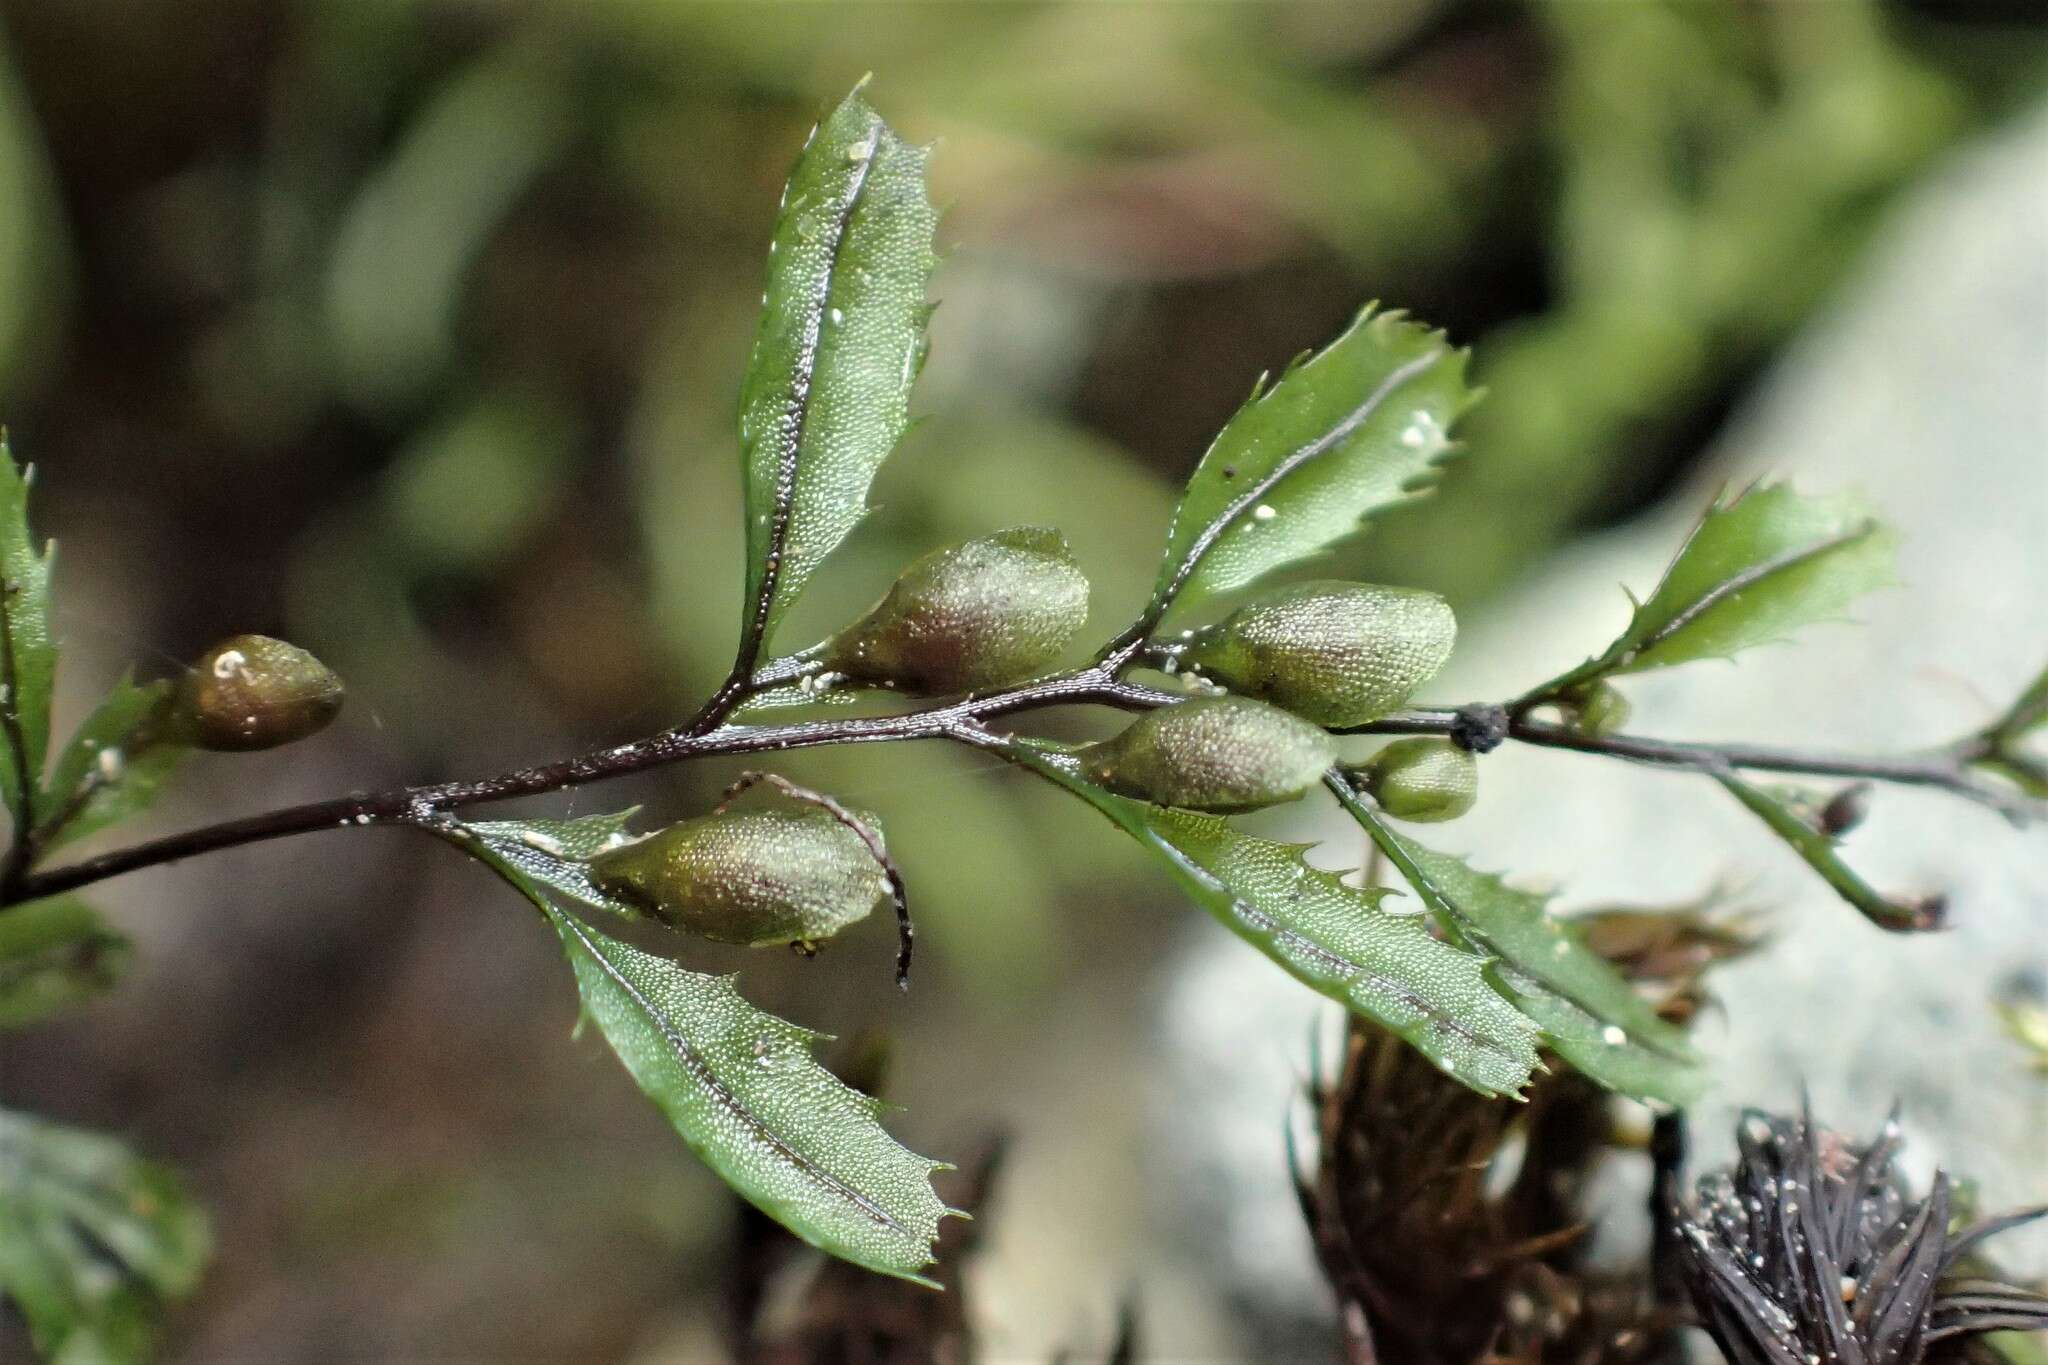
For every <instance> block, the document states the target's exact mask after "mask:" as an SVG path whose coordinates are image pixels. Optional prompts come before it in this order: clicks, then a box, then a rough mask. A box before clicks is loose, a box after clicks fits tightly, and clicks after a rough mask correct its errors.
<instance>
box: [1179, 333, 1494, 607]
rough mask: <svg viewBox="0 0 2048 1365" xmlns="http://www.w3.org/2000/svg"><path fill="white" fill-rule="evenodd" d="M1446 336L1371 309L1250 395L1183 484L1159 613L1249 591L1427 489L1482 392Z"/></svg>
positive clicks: (1461, 355)
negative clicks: (1468, 380) (1462, 417)
mask: <svg viewBox="0 0 2048 1365" xmlns="http://www.w3.org/2000/svg"><path fill="white" fill-rule="evenodd" d="M1465 361H1466V353H1465V352H1463V351H1460V350H1456V349H1453V348H1452V347H1451V345H1450V344H1449V343H1448V342H1446V341H1445V340H1444V337H1443V334H1442V333H1441V332H1433V331H1430V330H1429V329H1428V328H1426V327H1424V326H1422V325H1421V324H1419V323H1415V322H1410V321H1408V320H1407V319H1405V318H1404V317H1403V316H1402V315H1401V314H1399V313H1382V312H1376V311H1375V310H1374V309H1372V308H1370V307H1368V308H1367V309H1365V310H1364V311H1363V312H1361V313H1360V314H1359V315H1358V318H1357V320H1356V321H1354V322H1353V323H1352V324H1351V326H1350V327H1349V328H1348V329H1346V330H1345V332H1344V334H1343V335H1342V336H1340V337H1338V338H1337V339H1336V340H1335V341H1333V342H1331V343H1330V344H1329V345H1328V346H1326V347H1324V348H1323V349H1322V350H1321V351H1318V352H1316V353H1315V354H1314V355H1312V356H1310V357H1308V358H1306V359H1304V360H1302V361H1300V362H1299V363H1297V364H1295V365H1294V366H1292V367H1291V368H1289V369H1288V371H1287V372H1286V374H1284V375H1282V376H1281V378H1280V381H1279V382H1278V383H1277V384H1274V385H1272V386H1270V387H1268V388H1264V389H1263V391H1255V392H1254V393H1253V395H1252V397H1251V399H1250V401H1248V402H1247V403H1245V405H1244V406H1243V407H1241V408H1239V409H1238V410H1237V413H1236V415H1235V416H1233V417H1232V418H1231V419H1230V421H1229V422H1228V423H1226V424H1225V425H1224V428H1223V430H1222V431H1221V432H1219V433H1218V434H1217V437H1216V439H1215V441H1214V442H1212V443H1211V444H1210V446H1209V449H1208V450H1207V451H1206V452H1204V454H1203V455H1202V460H1201V463H1200V464H1199V465H1197V466H1196V468H1195V473H1194V477H1193V478H1191V479H1189V480H1188V487H1187V491H1186V493H1184V494H1183V495H1182V497H1181V501H1180V507H1179V508H1178V509H1177V510H1176V511H1175V512H1174V516H1173V527H1172V529H1171V530H1170V531H1169V532H1168V533H1167V538H1166V557H1165V559H1164V561H1163V562H1162V563H1161V565H1160V568H1159V579H1158V582H1157V584H1156V585H1155V586H1154V588H1153V592H1152V606H1153V611H1154V612H1161V611H1164V610H1165V608H1166V607H1167V606H1168V605H1169V604H1171V603H1178V604H1180V605H1183V606H1187V605H1192V604H1194V603H1195V602H1197V601H1200V600H1202V599H1204V598H1209V597H1214V596H1216V595H1217V594H1219V593H1225V592H1229V591H1231V590H1232V589H1235V588H1239V587H1242V586H1244V585H1245V584H1247V583H1250V582H1251V581H1252V580H1254V579H1256V578H1258V577H1260V576H1261V575H1263V574H1265V573H1267V572H1268V571H1269V570H1272V569H1276V568H1278V567H1279V566H1281V565H1283V564H1286V563H1288V562H1289V561H1292V560H1296V559H1300V558H1302V557H1303V556H1305V555H1309V554H1313V553H1315V552H1316V551H1318V550H1320V549H1322V548H1323V547H1324V546H1326V545H1329V544H1330V543H1331V542H1333V541H1336V540H1339V539H1341V538H1343V537H1345V536H1348V535H1351V534H1352V533H1354V532H1356V531H1357V530H1358V529H1359V525H1360V523H1361V522H1362V521H1363V520H1364V519H1365V518H1366V517H1368V516H1370V515H1371V514H1373V513H1375V512H1378V511H1381V510H1383V509H1385V508H1387V507H1390V506H1392V505H1394V504H1395V503H1398V502H1402V501H1405V500H1407V499H1409V498H1411V497H1414V496H1416V495H1417V494H1418V493H1420V492H1421V491H1422V490H1424V489H1426V488H1427V487H1428V485H1429V484H1430V482H1432V481H1433V479H1434V477H1435V471H1436V469H1437V466H1438V465H1439V464H1440V463H1441V462H1442V461H1443V459H1444V457H1445V455H1446V454H1447V453H1448V452H1449V450H1450V440H1449V433H1450V429H1451V424H1452V423H1453V422H1454V421H1456V420H1457V418H1458V416H1459V414H1461V413H1462V412H1464V411H1465V409H1467V408H1468V407H1470V406H1471V405H1472V403H1473V401H1474V399H1475V397H1476V395H1475V394H1474V392H1473V391H1472V390H1471V389H1469V388H1467V387H1466V385H1465Z"/></svg>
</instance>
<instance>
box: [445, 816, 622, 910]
mask: <svg viewBox="0 0 2048 1365" xmlns="http://www.w3.org/2000/svg"><path fill="white" fill-rule="evenodd" d="M638 810H639V807H637V806H635V807H633V808H632V809H630V810H622V811H617V812H614V813H612V814H608V815H586V816H583V817H581V818H580V819H575V820H479V821H474V822H471V823H466V824H465V825H464V826H463V828H464V829H466V830H467V831H468V832H469V833H470V834H472V835H474V836H475V837H476V838H478V839H480V840H482V841H483V843H484V846H485V847H486V848H487V849H489V850H490V852H491V853H492V854H493V855H495V857H496V858H497V859H498V860H499V861H501V862H503V863H504V864H506V865H507V866H509V867H511V868H512V869H513V870H514V871H516V872H517V873H518V874H519V875H520V876H522V877H524V878H526V879H527V880H528V881H529V882H531V883H533V884H534V885H535V886H537V887H543V888H546V890H548V891H551V892H554V893H555V894H557V895H560V896H564V897H567V898H568V899H569V900H571V901H573V902H575V903H576V904H578V905H585V906H589V907H590V908H591V909H593V910H605V911H609V912H610V913H612V914H615V915H619V916H622V917H624V918H626V919H638V920H645V919H647V918H648V917H647V916H646V915H645V914H643V913H641V912H640V910H638V909H637V908H636V907H634V906H631V905H628V904H627V903H626V902H625V901H622V900H619V899H618V898H617V897H615V896H610V895H607V894H606V893H605V892H604V891H603V890H601V889H600V888H599V887H598V885H597V883H595V882H593V881H592V880H591V879H590V869H589V867H588V863H589V861H590V859H592V858H594V857H596V856H597V855H598V854H600V853H603V852H604V851H605V850H607V849H612V848H617V847H618V846H619V845H620V844H623V843H625V842H626V840H627V838H628V836H627V834H626V825H627V824H628V823H629V822H630V821H631V820H632V818H633V816H634V815H635V814H636V813H637V812H638Z"/></svg>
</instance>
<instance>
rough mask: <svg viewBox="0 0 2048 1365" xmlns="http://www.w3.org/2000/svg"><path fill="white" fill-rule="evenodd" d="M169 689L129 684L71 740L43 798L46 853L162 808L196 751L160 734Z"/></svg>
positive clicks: (155, 684)
mask: <svg viewBox="0 0 2048 1365" xmlns="http://www.w3.org/2000/svg"><path fill="white" fill-rule="evenodd" d="M171 691H172V686H171V684H170V683H168V682H153V683H145V684H141V685H137V684H136V683H135V682H134V681H132V680H131V679H128V678H123V679H122V680H121V681H120V682H118V683H116V684H115V685H114V688H113V690H112V691H110V692H109V693H107V695H106V696H105V697H104V698H103V699H102V700H101V701H100V704H99V706H98V707H96V708H95V709H94V710H93V713H92V714H91V715H90V716H88V717H86V720H85V723H84V724H83V725H81V726H79V727H78V733H77V734H75V735H73V736H72V737H71V740H70V742H69V743H67V744H66V745H65V746H64V748H63V750H62V751H61V752H59V753H58V755H57V761H56V763H55V764H54V765H52V767H51V769H50V778H49V783H48V785H47V787H46V788H45V790H44V793H43V812H44V816H43V822H44V829H45V834H44V837H43V847H44V848H45V849H54V848H60V847H62V846H63V845H65V844H68V843H71V842H73V841H75V840H78V839H83V838H85V837H86V836H87V835H89V834H93V833H96V832H98V831H100V830H102V829H105V828H106V827H107V826H109V825H113V824H118V823H119V822H121V821H123V820H126V819H129V818H130V817H132V816H136V815H140V814H141V813H142V812H144V811H146V810H148V809H149V808H150V807H151V806H152V805H154V804H155V803H156V799H157V797H158V796H159V795H160V794H161V793H162V791H163V787H164V784H165V783H166V782H168V781H169V780H170V777H171V774H172V773H173V772H174V771H175V770H176V769H177V766H178V764H179V762H180V761H181V760H183V759H184V757H185V755H186V754H187V753H189V752H190V750H189V748H188V747H187V746H186V745H184V744H181V743H178V742H177V741H175V740H173V739H171V738H169V737H168V736H166V735H163V734H161V733H159V729H158V727H159V724H160V721H161V717H162V715H163V710H164V705H165V703H166V702H167V701H168V699H169V697H170V695H171Z"/></svg>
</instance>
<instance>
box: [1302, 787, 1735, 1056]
mask: <svg viewBox="0 0 2048 1365" xmlns="http://www.w3.org/2000/svg"><path fill="white" fill-rule="evenodd" d="M1339 800H1340V801H1341V802H1342V803H1343V805H1344V808H1345V809H1346V810H1347V811H1349V812H1350V813H1351V816H1352V818H1353V819H1355V820H1357V821H1358V823H1359V825H1360V826H1361V827H1362V828H1363V829H1364V830H1365V831H1366V833H1367V834H1368V835H1370V836H1371V838H1372V841H1373V842H1374V843H1375V844H1376V845H1378V847H1379V849H1380V851H1381V852H1382V853H1384V854H1385V855H1386V857H1387V860H1388V861H1389V862H1391V863H1392V864H1393V865H1394V867H1395V868H1396V870H1398V871H1399V872H1400V873H1401V875H1402V877H1403V878H1405V879H1406V880H1407V882H1408V884H1409V885H1410V886H1411V887H1413V888H1414V889H1415V894H1416V895H1417V896H1418V897H1419V898H1420V899H1421V900H1422V903H1423V904H1424V905H1426V906H1427V907H1429V910H1430V912H1431V913H1432V914H1434V915H1436V916H1437V917H1438V918H1439V920H1440V921H1441V922H1443V924H1444V926H1445V927H1446V928H1447V929H1449V930H1450V931H1452V932H1454V933H1456V934H1457V935H1458V936H1459V937H1460V938H1462V939H1464V940H1466V941H1467V942H1470V943H1471V944H1473V945H1474V946H1475V947H1478V948H1481V949H1483V950H1484V951H1486V952H1488V953H1491V954H1492V955H1494V956H1495V957H1497V958H1500V959H1501V960H1502V961H1504V962H1506V963H1507V964H1508V965H1510V966H1511V967H1513V968H1514V969H1515V970H1516V971H1517V972H1519V973H1520V974H1521V975H1523V976H1525V977H1528V978H1531V979H1533V980H1534V981H1535V982H1537V983H1538V984H1540V985H1541V986H1542V987H1543V988H1545V989H1546V990H1549V991H1552V992H1554V993H1556V994H1557V995H1559V996H1561V997H1563V998H1564V999H1565V1000H1566V1001H1568V1002H1570V1003H1571V1004H1572V1005H1574V1006H1576V1007H1577V1008H1578V1009H1580V1010H1582V1011H1584V1012H1585V1013H1587V1014H1588V1015H1590V1016H1592V1017H1593V1018H1594V1019H1595V1020H1596V1021H1597V1022H1598V1023H1599V1024H1600V1025H1601V1026H1602V1027H1606V1028H1613V1029H1616V1030H1618V1031H1620V1032H1621V1033H1622V1034H1624V1035H1625V1036H1626V1037H1628V1038H1629V1039H1632V1040H1634V1041H1635V1042H1637V1043H1640V1044H1642V1045H1643V1046H1645V1047H1647V1048H1649V1049H1650V1050H1652V1051H1653V1052H1657V1053H1661V1054H1663V1055H1664V1056H1665V1057H1667V1058H1671V1059H1674V1060H1678V1061H1686V1062H1690V1061H1694V1060H1697V1058H1698V1053H1697V1052H1696V1051H1695V1050H1694V1048H1693V1046H1692V1044H1691V1042H1690V1041H1689V1040H1688V1039H1687V1038H1686V1036H1685V1033H1684V1031H1683V1030H1681V1029H1679V1028H1677V1027H1675V1026H1674V1025H1671V1024H1668V1023H1666V1022H1664V1020H1662V1019H1660V1018H1658V1017H1657V1012H1656V1011H1655V1010H1654V1009H1652V1008H1651V1007H1650V1004H1649V1002H1648V1001H1646V1000H1644V999H1643V997H1642V996H1640V995H1638V994H1637V993H1636V990H1635V988H1634V987H1633V986H1631V985H1629V983H1628V981H1627V980H1626V979H1624V978H1623V977H1622V975H1621V973H1620V972H1618V971H1616V970H1615V969H1614V967H1613V965H1612V964H1611V963H1609V962H1608V961H1607V959H1606V958H1604V957H1602V956H1600V954H1598V953H1596V952H1594V951H1593V950H1592V949H1591V948H1588V947H1587V946H1586V945H1585V943H1584V942H1582V941H1581V940H1580V938H1579V935H1578V933H1577V932H1576V931H1575V930H1574V929H1573V928H1572V927H1571V925H1570V924H1569V923H1567V922H1566V921H1563V920H1560V919H1558V918H1556V917H1555V916H1553V915H1551V914H1550V913H1549V911H1548V909H1547V907H1546V898H1545V897H1542V896H1539V895H1536V894H1534V893H1533V892H1529V891H1521V890H1517V889H1516V888H1514V887H1512V886H1509V885H1508V884H1507V883H1506V882H1504V881H1502V880H1501V879H1500V878H1499V877H1497V876H1495V875H1493V874H1492V873H1488V872H1481V871H1479V870H1477V869H1476V868H1474V867H1472V866H1471V864H1469V863H1467V862H1466V861H1465V860H1464V859H1462V858H1458V857H1454V856H1452V855H1451V854H1448V853H1438V852H1436V851H1435V850H1433V849H1428V848H1424V847H1423V846H1422V845H1421V844H1418V843H1416V842H1415V841H1414V840H1412V839H1409V838H1407V837H1405V836H1403V835H1401V834H1397V833H1396V832H1394V830H1392V829H1390V828H1389V827H1388V826H1387V824H1386V822H1385V821H1383V820H1381V819H1380V818H1379V816H1378V814H1377V813H1375V812H1374V811H1373V810H1372V808H1371V807H1370V806H1368V805H1366V804H1365V803H1364V802H1363V801H1362V800H1360V799H1359V798H1358V796H1357V795H1356V794H1355V793H1352V792H1350V791H1344V792H1340V793H1339Z"/></svg>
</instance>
